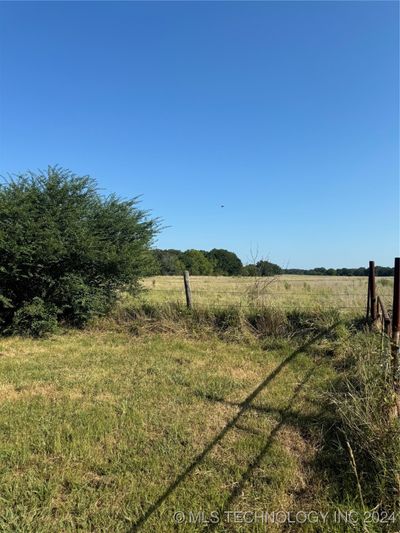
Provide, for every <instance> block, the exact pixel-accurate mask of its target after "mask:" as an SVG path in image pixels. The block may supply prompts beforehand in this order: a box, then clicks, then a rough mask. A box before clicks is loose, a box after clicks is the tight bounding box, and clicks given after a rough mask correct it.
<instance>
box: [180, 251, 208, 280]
mask: <svg viewBox="0 0 400 533" xmlns="http://www.w3.org/2000/svg"><path fill="white" fill-rule="evenodd" d="M182 260H183V262H184V263H185V267H186V270H189V272H190V273H191V274H192V275H193V276H209V275H211V274H212V273H213V263H212V262H211V261H210V260H209V259H208V257H207V256H206V255H205V253H204V252H202V251H201V250H186V252H183V254H182Z"/></svg>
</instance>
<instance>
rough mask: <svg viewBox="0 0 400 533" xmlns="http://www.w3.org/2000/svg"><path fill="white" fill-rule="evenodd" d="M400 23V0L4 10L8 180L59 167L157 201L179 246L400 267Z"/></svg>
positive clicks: (162, 241)
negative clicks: (399, 259) (397, 261)
mask: <svg viewBox="0 0 400 533" xmlns="http://www.w3.org/2000/svg"><path fill="white" fill-rule="evenodd" d="M398 17H399V8H398V3H397V2H385V1H382V2H381V1H379V2H354V3H353V2H332V1H331V2H301V1H300V2H293V3H292V2H276V3H275V2H265V3H263V2H231V3H225V2H214V3H213V2H177V3H175V2H171V3H170V2H161V3H158V2H147V3H146V2H143V3H141V2H136V3H134V2H123V3H120V2H87V3H84V2H82V3H81V2H69V3H68V2H67V3H64V2H43V3H41V2H28V3H24V2H1V3H0V143H1V144H0V173H1V174H3V175H4V174H5V173H7V172H12V173H17V172H21V171H24V170H26V169H28V168H29V169H32V170H35V169H38V168H46V167H47V165H48V164H52V165H53V164H59V165H61V166H64V167H67V168H70V169H71V170H73V171H74V172H75V173H77V174H90V175H91V176H93V177H95V178H96V179H97V180H98V181H99V184H100V186H101V187H102V188H103V189H104V191H105V192H112V191H115V192H117V193H118V194H119V195H120V196H123V197H131V196H136V195H142V207H144V208H146V209H151V211H152V213H153V215H154V216H158V217H161V218H162V219H163V223H164V225H165V226H168V227H166V228H165V229H164V230H163V232H162V234H161V235H160V237H159V239H158V243H157V245H158V246H159V247H162V248H179V249H187V248H201V249H210V248H213V247H217V248H227V249H230V250H233V251H235V252H236V253H238V255H239V256H240V257H241V258H242V259H243V260H244V261H249V260H250V259H251V253H252V252H253V253H256V252H258V258H269V259H270V260H271V261H274V262H277V263H279V264H281V265H282V266H289V267H313V266H326V267H329V266H332V267H336V266H349V267H351V266H361V265H366V264H367V261H368V260H369V259H375V260H376V261H377V263H378V264H384V265H391V264H392V261H393V257H394V256H395V255H396V254H397V255H398V253H399V251H398V245H399V181H398V180H399V122H398V121H399V69H398V61H399V49H398V45H399V42H398V41H399V18H398ZM221 205H224V206H225V207H221Z"/></svg>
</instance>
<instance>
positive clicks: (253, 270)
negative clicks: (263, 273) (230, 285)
mask: <svg viewBox="0 0 400 533" xmlns="http://www.w3.org/2000/svg"><path fill="white" fill-rule="evenodd" d="M258 275H259V270H258V268H257V265H254V264H250V265H245V266H244V267H243V268H242V276H258Z"/></svg>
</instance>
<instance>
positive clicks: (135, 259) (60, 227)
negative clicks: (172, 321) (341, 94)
mask: <svg viewBox="0 0 400 533" xmlns="http://www.w3.org/2000/svg"><path fill="white" fill-rule="evenodd" d="M0 215H1V216H0V258H1V263H0V265H1V266H0V319H1V322H2V326H3V328H7V327H8V328H10V326H11V327H14V328H15V329H18V331H22V330H23V329H25V330H29V327H28V325H27V324H28V323H29V321H30V319H29V317H34V316H36V315H37V316H40V317H42V318H41V321H42V323H44V322H45V319H44V318H43V317H45V316H49V317H51V318H49V322H51V324H52V326H51V327H53V326H54V319H55V317H56V318H57V320H58V321H59V320H64V321H67V322H70V323H74V324H77V325H82V324H84V323H85V322H86V321H87V320H88V319H89V318H90V317H91V316H93V315H95V314H99V313H103V312H105V311H106V310H107V308H108V307H109V306H110V305H111V304H112V302H113V301H114V300H115V297H116V294H117V291H118V289H121V288H123V287H124V288H126V289H128V290H135V289H137V286H138V285H137V281H138V278H139V276H143V275H144V274H146V273H147V272H148V267H149V264H150V258H151V256H150V252H149V247H150V245H151V242H152V239H153V237H154V235H155V234H156V232H157V221H155V220H151V219H149V218H148V216H147V213H146V212H144V211H142V210H140V209H138V207H137V199H136V198H134V199H131V200H120V199H119V198H117V197H116V196H115V195H111V196H108V197H103V196H101V195H100V194H99V193H98V191H97V188H96V183H95V181H94V180H93V179H91V178H89V177H87V176H84V177H80V176H76V175H74V174H73V173H71V172H70V171H68V170H64V169H62V168H58V167H49V168H48V170H47V172H40V173H37V174H35V173H32V172H29V173H27V174H24V175H20V176H16V177H14V178H11V179H9V180H8V181H6V183H5V184H4V185H1V186H0ZM33 320H34V318H32V320H31V321H33ZM24 324H25V325H24ZM41 329H43V324H42V326H41ZM44 329H45V328H44ZM31 332H32V331H31Z"/></svg>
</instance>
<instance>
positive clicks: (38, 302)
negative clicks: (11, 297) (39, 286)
mask: <svg viewBox="0 0 400 533" xmlns="http://www.w3.org/2000/svg"><path fill="white" fill-rule="evenodd" d="M56 328H57V312H56V307H55V306H54V305H46V304H45V302H44V301H43V300H42V299H41V298H33V300H32V301H31V302H29V303H26V304H24V305H23V306H22V307H20V308H19V309H18V310H17V311H16V312H15V313H14V317H13V322H12V331H13V332H14V333H19V334H21V335H30V336H32V337H43V336H44V335H46V334H47V333H53V332H54V331H55V330H56Z"/></svg>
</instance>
